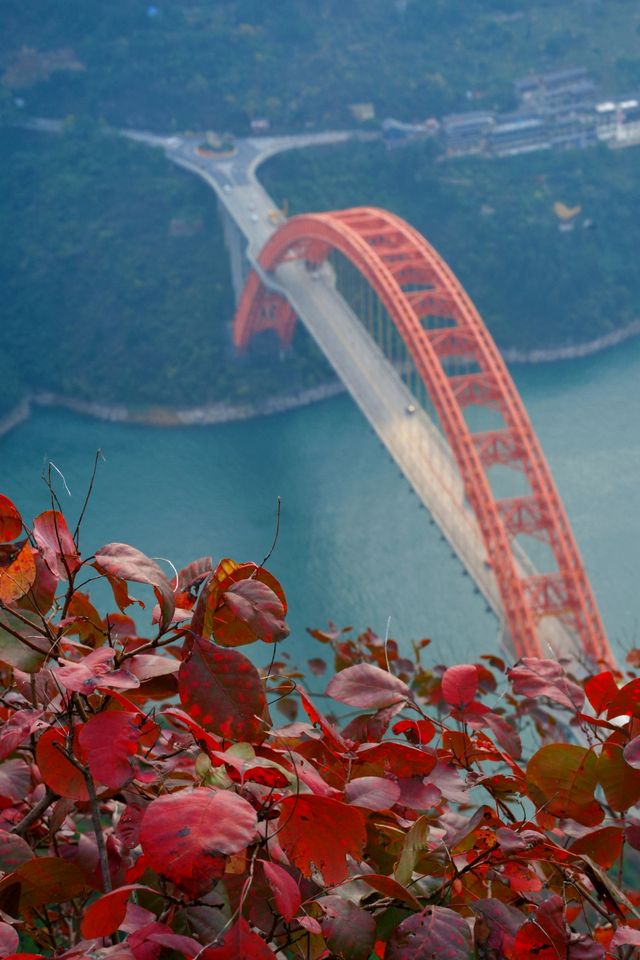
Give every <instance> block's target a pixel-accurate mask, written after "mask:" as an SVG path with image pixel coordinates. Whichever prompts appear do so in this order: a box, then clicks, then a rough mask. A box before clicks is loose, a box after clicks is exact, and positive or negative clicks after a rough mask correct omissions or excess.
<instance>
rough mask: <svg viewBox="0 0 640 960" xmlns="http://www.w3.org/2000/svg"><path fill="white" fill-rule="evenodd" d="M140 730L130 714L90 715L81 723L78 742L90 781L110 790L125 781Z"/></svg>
mask: <svg viewBox="0 0 640 960" xmlns="http://www.w3.org/2000/svg"><path fill="white" fill-rule="evenodd" d="M153 726H154V724H151V723H149V724H148V727H149V728H151V727H153ZM142 733H143V730H142V729H141V726H140V722H139V718H138V717H137V716H136V715H135V714H132V713H121V712H119V711H118V712H115V711H110V712H107V713H98V714H96V715H95V716H93V717H91V718H90V719H89V720H88V721H87V723H85V724H84V725H83V726H82V728H81V730H80V733H79V735H78V742H79V744H80V746H81V748H82V749H83V750H84V752H85V755H86V758H87V763H88V764H89V770H90V772H91V776H92V777H93V778H94V780H97V781H98V782H99V783H103V784H104V785H105V787H110V788H111V789H114V790H115V789H119V788H120V787H122V786H124V784H125V783H128V782H129V780H131V778H132V776H133V772H134V771H133V767H132V766H131V757H132V756H134V754H135V753H136V750H137V748H138V741H139V740H140V737H141V736H142Z"/></svg>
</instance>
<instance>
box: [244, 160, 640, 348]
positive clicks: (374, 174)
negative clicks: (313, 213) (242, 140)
mask: <svg viewBox="0 0 640 960" xmlns="http://www.w3.org/2000/svg"><path fill="white" fill-rule="evenodd" d="M637 164H638V158H637V153H636V151H635V150H619V151H611V150H607V149H605V148H602V149H594V150H584V151H577V152H570V153H569V152H568V153H561V154H557V153H554V154H550V153H546V152H542V153H536V154H529V155H526V156H520V157H510V158H503V159H500V160H494V161H487V160H475V159H473V160H472V159H467V160H458V161H449V162H445V163H442V162H437V161H436V160H435V157H434V151H433V148H432V147H431V146H430V145H422V146H414V147H412V148H411V149H406V150H396V151H392V152H385V150H384V148H383V147H382V145H381V144H368V145H350V146H349V147H347V148H340V149H335V148H334V149H332V150H327V149H323V150H317V151H308V150H305V151H299V152H297V153H289V154H283V155H281V156H280V157H276V158H275V159H273V160H271V161H270V162H269V164H268V165H266V166H265V167H263V169H262V171H261V177H262V180H263V182H264V183H265V185H266V187H267V189H268V190H269V191H270V192H271V193H272V194H273V196H274V197H275V198H276V199H277V200H281V198H282V197H284V196H286V197H287V198H288V199H289V204H290V208H291V210H292V212H294V213H300V212H302V211H306V210H324V209H340V208H341V207H349V206H357V205H359V204H363V205H372V206H376V205H377V206H381V207H385V208H388V209H390V210H393V211H394V212H395V213H398V214H400V215H401V216H403V217H405V218H406V219H407V220H408V221H409V222H410V223H412V224H413V225H414V226H416V227H417V228H418V229H419V230H420V231H421V232H422V233H424V235H425V236H426V237H427V238H428V239H429V240H430V241H431V242H432V243H433V245H434V246H435V247H436V248H437V249H438V251H439V252H440V253H441V254H442V255H443V256H444V257H445V259H446V260H447V261H448V263H449V264H450V265H451V266H452V267H453V269H454V270H455V272H456V273H457V275H458V276H459V277H460V279H461V280H462V282H463V284H464V285H465V286H466V288H467V290H468V291H469V293H470V294H471V296H472V298H473V299H474V301H475V302H476V304H477V305H478V307H479V309H480V312H481V313H482V315H483V316H484V318H485V320H486V322H487V323H488V325H489V327H490V329H491V331H492V333H493V335H494V337H495V338H496V340H497V341H498V343H499V344H500V345H501V346H509V347H511V346H515V347H519V348H523V349H528V348H532V347H540V346H556V345H561V344H567V343H568V344H571V343H576V342H582V341H585V340H589V339H590V338H594V337H598V336H600V335H601V334H603V333H606V332H607V331H609V330H612V329H615V328H617V327H622V326H624V325H625V324H627V323H629V322H630V321H631V320H635V319H637V317H638V303H639V302H640V274H638V271H637V270H636V269H635V262H636V258H637V251H638V249H640V223H639V222H638V218H637V210H638V203H639V201H640V194H639V187H638V175H637ZM557 201H560V202H564V203H565V204H567V205H570V206H578V205H579V206H581V208H582V210H581V213H580V215H579V216H577V217H576V218H575V219H574V221H573V222H572V223H570V224H568V225H566V226H564V228H563V229H561V223H562V221H560V220H559V219H558V217H557V216H556V214H555V213H554V210H553V206H554V203H555V202H557ZM565 231H566V232H565Z"/></svg>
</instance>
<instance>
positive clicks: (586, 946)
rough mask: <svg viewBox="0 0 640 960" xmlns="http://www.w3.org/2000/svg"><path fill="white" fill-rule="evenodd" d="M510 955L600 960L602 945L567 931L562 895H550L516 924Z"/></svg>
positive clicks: (534, 959) (530, 959) (549, 959)
mask: <svg viewBox="0 0 640 960" xmlns="http://www.w3.org/2000/svg"><path fill="white" fill-rule="evenodd" d="M512 955H513V956H514V957H517V958H518V960H557V958H558V957H562V960H604V948H603V947H602V946H601V945H600V944H598V943H596V942H595V941H594V940H591V938H590V937H587V936H585V935H584V934H577V933H571V931H570V930H569V927H568V926H567V922H566V920H565V915H564V901H563V899H562V897H559V896H552V897H549V899H548V900H545V901H544V903H542V904H541V906H540V907H539V908H538V910H537V911H536V914H535V917H534V918H533V919H532V920H529V921H527V922H526V923H525V924H523V926H521V927H520V929H519V931H518V933H517V934H516V938H515V941H514V944H513V950H512Z"/></svg>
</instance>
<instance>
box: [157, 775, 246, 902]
mask: <svg viewBox="0 0 640 960" xmlns="http://www.w3.org/2000/svg"><path fill="white" fill-rule="evenodd" d="M257 822H258V821H257V816H256V812H255V810H254V809H253V807H252V806H251V804H250V803H247V801H246V800H244V799H243V798H242V797H240V796H238V794H236V793H231V792H230V791H227V790H214V789H212V788H206V787H198V788H197V789H195V790H193V791H192V792H191V793H185V792H181V793H172V794H167V795H166V796H162V797H159V798H158V799H157V800H153V801H152V802H151V803H150V804H149V806H148V807H147V809H146V810H145V814H144V817H143V820H142V826H141V828H140V842H141V844H142V850H143V852H144V854H145V856H146V857H147V861H148V864H149V866H150V867H151V868H152V869H153V870H155V871H156V873H159V874H162V875H163V876H165V877H168V878H169V879H170V880H171V881H172V882H173V883H175V884H176V886H178V887H180V888H181V889H183V890H186V891H187V893H189V894H190V895H191V896H194V897H197V896H201V895H202V894H204V893H206V892H207V891H208V890H210V889H211V886H212V883H213V880H215V879H217V878H219V877H221V876H222V874H223V873H224V869H225V863H226V858H227V856H228V855H229V854H232V853H238V852H239V851H240V850H244V848H245V847H246V846H248V844H250V843H251V842H252V841H253V840H254V839H255V835H256V828H257Z"/></svg>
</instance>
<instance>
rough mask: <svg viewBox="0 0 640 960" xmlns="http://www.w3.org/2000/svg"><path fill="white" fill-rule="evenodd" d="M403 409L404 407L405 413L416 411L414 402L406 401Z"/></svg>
mask: <svg viewBox="0 0 640 960" xmlns="http://www.w3.org/2000/svg"><path fill="white" fill-rule="evenodd" d="M404 409H405V411H406V413H415V412H416V405H415V403H408V404H407V405H406V407H405V408H404Z"/></svg>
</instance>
